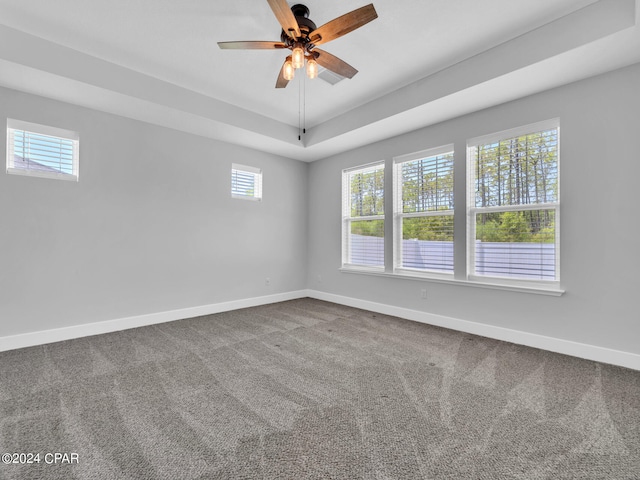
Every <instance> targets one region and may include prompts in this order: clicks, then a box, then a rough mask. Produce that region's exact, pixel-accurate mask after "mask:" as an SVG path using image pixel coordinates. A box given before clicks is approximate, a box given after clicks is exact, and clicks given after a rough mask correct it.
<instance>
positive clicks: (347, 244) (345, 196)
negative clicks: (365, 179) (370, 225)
mask: <svg viewBox="0 0 640 480" xmlns="http://www.w3.org/2000/svg"><path fill="white" fill-rule="evenodd" d="M371 170H382V175H383V178H384V174H385V162H384V160H383V161H378V162H373V163H368V164H365V165H359V166H357V167H352V168H347V169H344V170H343V171H342V268H343V269H349V270H360V271H369V272H384V270H385V267H384V263H385V262H386V259H385V256H384V255H383V260H384V261H383V265H382V266H379V265H362V264H354V263H352V259H351V235H350V233H351V223H352V222H354V221H363V220H364V221H369V220H382V221H384V219H385V216H384V214H382V215H367V216H362V217H352V216H351V176H352V175H354V174H358V173H362V172H367V171H371ZM383 196H385V197H386V195H385V192H384V190H383ZM382 238H383V244H384V242H386V239H385V237H384V236H383V237H382ZM383 252H384V247H383Z"/></svg>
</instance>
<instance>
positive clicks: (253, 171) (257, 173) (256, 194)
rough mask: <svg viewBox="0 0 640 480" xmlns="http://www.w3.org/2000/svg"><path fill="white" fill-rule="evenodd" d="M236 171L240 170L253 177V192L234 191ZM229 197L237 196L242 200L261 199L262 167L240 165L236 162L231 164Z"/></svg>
mask: <svg viewBox="0 0 640 480" xmlns="http://www.w3.org/2000/svg"><path fill="white" fill-rule="evenodd" d="M238 172H242V173H243V174H248V175H249V176H251V177H252V178H253V192H252V193H251V194H249V193H238V192H237V191H234V182H235V180H234V179H236V178H237V175H238ZM231 197H233V198H239V199H242V200H254V201H261V200H262V169H260V168H257V167H250V166H247V165H240V164H238V163H233V164H231Z"/></svg>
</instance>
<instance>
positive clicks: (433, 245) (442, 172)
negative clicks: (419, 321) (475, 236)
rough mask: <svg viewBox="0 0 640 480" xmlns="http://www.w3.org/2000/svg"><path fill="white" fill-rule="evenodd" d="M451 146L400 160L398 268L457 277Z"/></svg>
mask: <svg viewBox="0 0 640 480" xmlns="http://www.w3.org/2000/svg"><path fill="white" fill-rule="evenodd" d="M452 148H453V147H452V146H447V147H442V148H438V149H432V150H427V151H424V152H418V153H415V154H410V155H405V156H402V157H398V158H396V159H395V168H394V177H395V195H396V196H395V199H394V200H395V201H394V212H395V224H394V238H395V262H394V263H395V265H394V268H395V270H411V271H415V272H425V273H426V272H437V273H447V274H453V267H454V265H453V212H454V210H453V209H454V204H453V150H452Z"/></svg>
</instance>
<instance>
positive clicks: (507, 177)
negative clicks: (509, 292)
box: [467, 121, 560, 283]
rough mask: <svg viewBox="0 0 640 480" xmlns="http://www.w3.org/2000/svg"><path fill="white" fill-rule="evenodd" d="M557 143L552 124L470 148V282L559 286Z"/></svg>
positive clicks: (481, 141)
mask: <svg viewBox="0 0 640 480" xmlns="http://www.w3.org/2000/svg"><path fill="white" fill-rule="evenodd" d="M558 137H559V127H558V122H557V121H552V122H543V123H540V124H536V125H531V126H528V127H524V128H520V129H517V130H510V131H508V132H503V133H502V134H497V135H490V136H486V137H481V138H478V139H474V140H472V141H470V142H469V145H468V159H469V163H468V169H469V170H468V178H469V192H468V197H467V198H468V221H469V229H468V233H469V240H468V242H467V251H468V265H467V268H468V274H469V278H470V279H475V280H483V279H486V278H489V277H491V278H492V280H495V279H498V278H502V279H511V280H516V281H518V280H534V281H542V282H559V268H558V267H559V258H558V254H559V234H558V232H559V223H558V220H559V198H560V197H559V191H558V179H559V176H558V153H559V143H558V141H559V138H558ZM508 282H509V281H507V283H508Z"/></svg>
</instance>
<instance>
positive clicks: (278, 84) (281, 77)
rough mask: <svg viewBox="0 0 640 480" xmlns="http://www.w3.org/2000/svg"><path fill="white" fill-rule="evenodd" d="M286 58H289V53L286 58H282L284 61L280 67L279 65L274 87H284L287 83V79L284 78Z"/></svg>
mask: <svg viewBox="0 0 640 480" xmlns="http://www.w3.org/2000/svg"><path fill="white" fill-rule="evenodd" d="M288 60H289V61H290V60H291V55H289V56H288V57H287V58H285V59H284V63H283V64H282V67H280V73H278V80H276V88H284V87H286V86H287V84H288V83H289V80H287V79H286V78H284V64H285V63H287V61H288Z"/></svg>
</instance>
